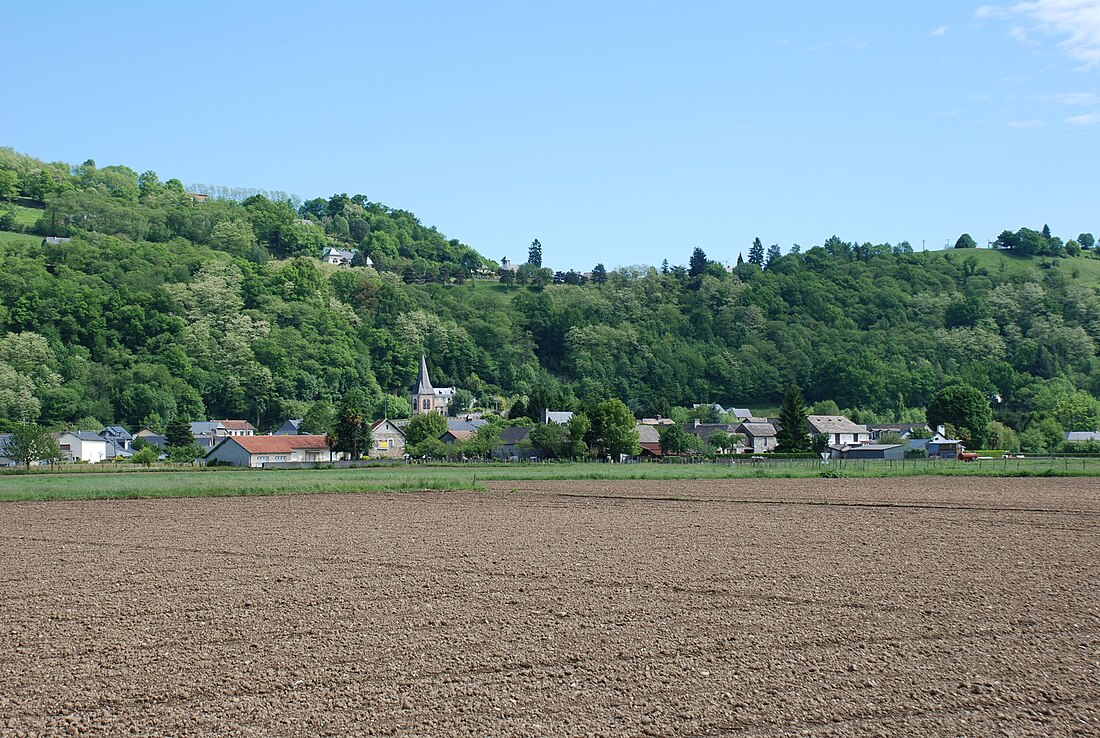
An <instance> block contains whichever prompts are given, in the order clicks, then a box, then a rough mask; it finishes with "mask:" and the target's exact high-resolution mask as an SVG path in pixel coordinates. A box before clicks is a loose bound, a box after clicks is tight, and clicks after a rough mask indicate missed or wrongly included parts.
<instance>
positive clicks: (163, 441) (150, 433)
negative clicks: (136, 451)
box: [130, 426, 168, 448]
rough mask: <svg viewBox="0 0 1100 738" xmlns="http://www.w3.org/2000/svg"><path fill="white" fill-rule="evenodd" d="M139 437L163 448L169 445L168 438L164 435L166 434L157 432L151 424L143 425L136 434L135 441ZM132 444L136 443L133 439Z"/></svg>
mask: <svg viewBox="0 0 1100 738" xmlns="http://www.w3.org/2000/svg"><path fill="white" fill-rule="evenodd" d="M139 438H141V439H144V440H145V441H146V442H147V443H151V444H153V445H154V446H160V447H161V448H164V447H165V446H167V445H168V439H167V438H165V437H164V434H163V433H157V432H156V431H155V430H153V429H152V428H150V427H149V426H142V427H141V429H140V430H139V431H138V432H137V433H135V434H134V441H136V440H137V439H139ZM130 445H131V446H133V445H134V444H133V441H131V442H130Z"/></svg>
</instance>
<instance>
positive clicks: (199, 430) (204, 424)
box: [190, 420, 222, 436]
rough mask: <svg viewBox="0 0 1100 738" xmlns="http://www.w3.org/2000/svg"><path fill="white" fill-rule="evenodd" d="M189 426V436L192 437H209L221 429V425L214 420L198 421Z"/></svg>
mask: <svg viewBox="0 0 1100 738" xmlns="http://www.w3.org/2000/svg"><path fill="white" fill-rule="evenodd" d="M190 425H191V435H193V436H211V435H214V434H215V433H217V432H218V429H219V428H221V427H222V424H221V423H219V422H218V421H216V420H199V421H196V422H194V423H191V424H190Z"/></svg>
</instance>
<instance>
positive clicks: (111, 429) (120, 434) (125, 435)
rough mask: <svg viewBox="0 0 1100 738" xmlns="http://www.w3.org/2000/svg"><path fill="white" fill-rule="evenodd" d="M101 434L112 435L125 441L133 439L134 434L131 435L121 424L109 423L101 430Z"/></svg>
mask: <svg viewBox="0 0 1100 738" xmlns="http://www.w3.org/2000/svg"><path fill="white" fill-rule="evenodd" d="M99 435H101V436H110V437H112V438H120V439H122V440H124V441H130V440H133V438H134V437H133V436H132V435H130V431H128V430H126V429H125V428H123V427H122V426H121V425H109V426H107V427H106V428H104V429H103V430H101V431H100V432H99Z"/></svg>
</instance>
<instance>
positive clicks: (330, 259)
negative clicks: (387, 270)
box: [321, 246, 374, 266]
mask: <svg viewBox="0 0 1100 738" xmlns="http://www.w3.org/2000/svg"><path fill="white" fill-rule="evenodd" d="M353 259H355V251H352V250H349V249H338V248H336V247H334V246H326V247H325V251H324V253H323V254H322V255H321V261H323V262H325V263H326V264H332V265H334V266H351V262H352V260H353ZM363 263H364V264H365V265H366V266H374V262H373V261H371V258H370V257H369V256H364V257H363Z"/></svg>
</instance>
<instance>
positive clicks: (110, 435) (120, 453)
mask: <svg viewBox="0 0 1100 738" xmlns="http://www.w3.org/2000/svg"><path fill="white" fill-rule="evenodd" d="M99 435H100V437H101V438H103V440H105V441H106V442H107V458H108V459H110V460H116V459H128V458H130V457H131V456H133V455H134V451H133V448H131V444H132V443H133V440H134V437H133V436H132V435H130V431H128V430H126V429H125V428H123V427H122V426H121V425H109V426H107V427H106V428H104V429H103V430H101V431H100V432H99Z"/></svg>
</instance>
